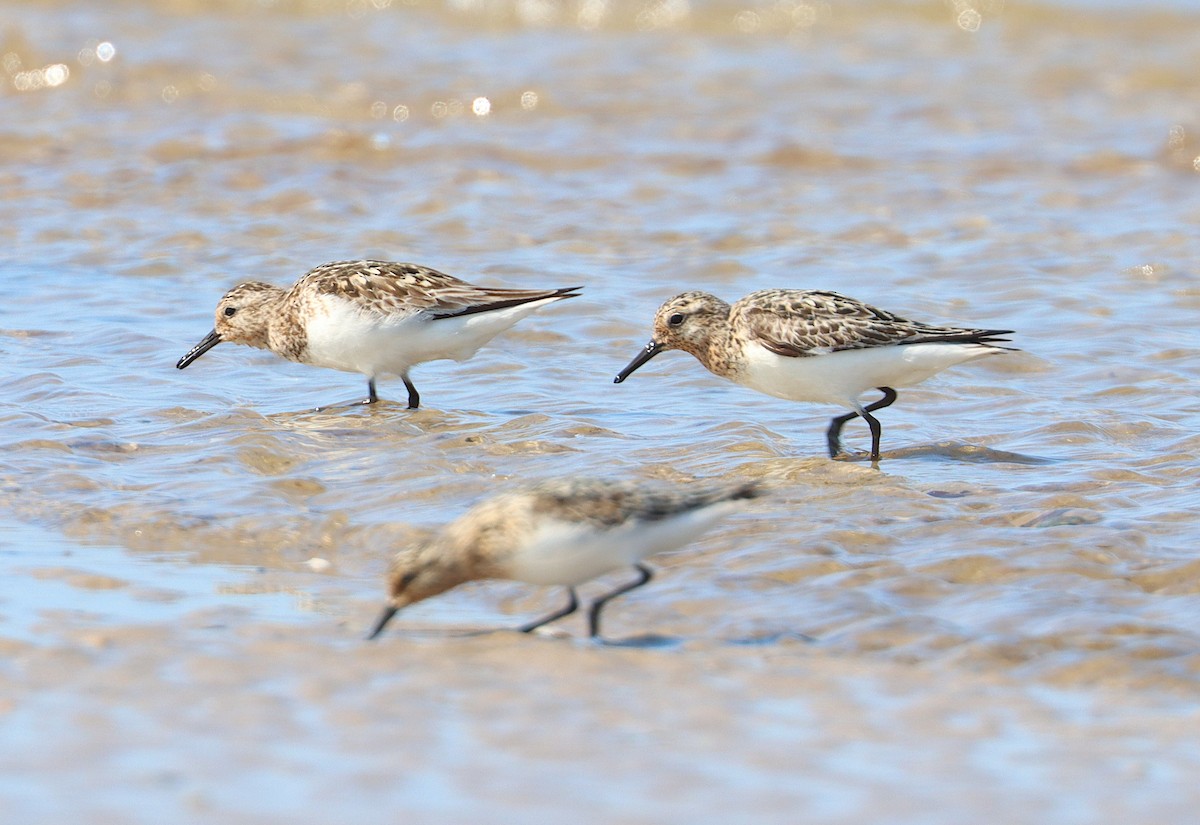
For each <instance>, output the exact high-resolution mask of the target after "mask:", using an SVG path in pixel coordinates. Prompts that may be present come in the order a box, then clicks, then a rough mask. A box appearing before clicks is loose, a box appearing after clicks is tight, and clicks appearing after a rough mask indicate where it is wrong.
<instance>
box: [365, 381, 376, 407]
mask: <svg viewBox="0 0 1200 825" xmlns="http://www.w3.org/2000/svg"><path fill="white" fill-rule="evenodd" d="M378 400H379V396H378V395H376V394H375V379H374V378H368V379H367V400H366V401H363V402H361V403H363V404H374V403H375V402H376V401H378Z"/></svg>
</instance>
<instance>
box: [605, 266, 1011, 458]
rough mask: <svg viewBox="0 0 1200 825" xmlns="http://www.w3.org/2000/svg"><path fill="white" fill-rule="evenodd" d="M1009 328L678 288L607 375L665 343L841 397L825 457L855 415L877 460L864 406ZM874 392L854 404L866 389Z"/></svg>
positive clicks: (815, 299)
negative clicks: (640, 341) (648, 333)
mask: <svg viewBox="0 0 1200 825" xmlns="http://www.w3.org/2000/svg"><path fill="white" fill-rule="evenodd" d="M1011 332H1012V330H1004V329H975V328H965V327H939V326H933V325H930V324H924V323H921V322H919V321H909V320H907V319H905V318H901V317H900V316H898V315H895V314H893V313H891V312H887V311H885V310H882V309H877V308H875V307H873V306H870V305H868V304H865V303H863V302H862V301H857V300H855V299H853V298H847V297H845V296H844V295H839V294H837V293H835V292H824V291H820V290H806V289H805V290H801V289H764V290H761V291H759V292H752V293H750V294H749V295H747V296H746V297H745V298H742V299H741V300H740V301H738V302H736V303H735V304H733V306H730V305H729V304H727V303H725V302H724V301H722V300H721V299H720V298H717V297H716V296H713V295H710V294H708V293H707V292H696V291H692V292H683V293H681V294H679V295H676V296H675V297H674V298H671V299H670V300H668V301H666V302H665V303H664V304H663V305H662V306H661V307H659V309H658V312H657V313H656V314H655V316H654V337H653V338H652V339H651V340H650V343H649V344H647V345H646V347H645V348H644V349H643V350H642V351H641V352H640V353H639V354H638V355H637V356H635V357H634V359H633V360H632V361H630V362H629V364H628V366H626V367H625V369H623V370H621V372H620V373H619V374H618V375H617V377H616V379H615V382H616V383H618V384H620V383H621V382H622V381H624V380H625V379H626V378H628V377H629V376H630V375H631V374H632V373H633V372H634V370H636V369H638V368H639V367H641V366H642V365H643V364H645V363H646V362H647V361H649V360H650V359H651V358H653V357H654V356H656V355H658V354H659V353H660V352H663V351H665V350H672V349H678V350H683V351H685V352H690V353H691V354H692V355H694V356H696V358H697V359H698V360H699V361H700V363H701V364H703V365H704V366H705V367H706V368H707V369H708V370H709V372H711V373H713V374H714V375H718V376H720V377H722V378H728V379H729V380H730V381H733V382H734V383H737V384H741V385H742V386H745V387H749V388H751V389H754V390H758V391H759V392H763V393H766V394H767V395H773V396H775V397H776V398H785V399H788V400H790V401H815V402H824V403H828V404H837V405H840V406H843V407H849V408H850V409H851V410H852V412H850V413H847V414H846V415H840V416H838V417H836V418H834V419H833V421H832V422H831V423H830V425H829V429H828V431H827V432H826V441H827V445H828V448H829V455H830V457H831V458H837V457H838V456H839V455H840V454H842V453H843V450H842V445H841V439H840V435H841V430H842V426H843V425H844V424H845V423H846V422H847V421H849V420H851V419H853V418H856V417H860V416H861V417H862V418H863V419H864V420H865V421H866V422H867V425H868V426H869V427H870V428H871V453H870V455H871V460H872V461H873V462H878V461H879V439H880V435H881V432H882V428H881V427H880V424H879V421H878V420H877V419H876V418H875V417H874V416H873V415H871V413H872V412H874V411H876V410H880V409H883V408H884V407H886V406H888V405H890V404H891V403H892V402H893V401H895V400H896V391H895V389H893V388H894V387H910V386H913V385H914V384H919V383H920V382H922V381H924V380H926V379H927V378H930V377H931V376H933V375H935V374H937V373H939V372H941V371H942V370H944V369H946V368H947V367H952V366H954V365H955V364H961V363H963V362H964V361H972V360H974V359H976V358H982V357H985V356H988V355H995V354H997V353H1000V352H1004V351H1006V350H1010V349H1012V348H1011V347H1000V346H996V344H998V343H1001V342H1004V341H1007V340H1008V339H1006V338H1002V337H1000V336H1003V335H1008V334H1010V333H1011ZM872 388H874V389H878V390H879V391H880V392H882V393H883V397H882V398H880V399H879V400H877V401H874V402H872V403H870V404H867V405H866V406H864V405H863V404H862V402H861V401H859V397H860V396H861V395H862V394H863V393H864V392H867V391H868V390H870V389H872Z"/></svg>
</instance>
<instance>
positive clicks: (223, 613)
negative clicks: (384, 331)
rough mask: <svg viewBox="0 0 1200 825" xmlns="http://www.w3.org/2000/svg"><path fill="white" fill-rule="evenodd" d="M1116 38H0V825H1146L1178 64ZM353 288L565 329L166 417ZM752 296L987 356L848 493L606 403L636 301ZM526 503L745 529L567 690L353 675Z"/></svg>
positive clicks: (570, 624) (1168, 516) (662, 369)
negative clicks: (387, 269) (299, 280)
mask: <svg viewBox="0 0 1200 825" xmlns="http://www.w3.org/2000/svg"><path fill="white" fill-rule="evenodd" d="M1108 5H1110V4H1091V3H1086V2H1072V3H1070V4H1058V3H1020V4H1015V3H1009V4H1004V7H1003V8H1001V4H997V3H988V4H984V3H975V4H960V3H956V4H953V6H954V8H953V9H951V7H950V4H944V3H938V2H930V3H922V2H913V3H907V2H891V0H867V1H866V2H860V3H854V4H836V3H830V4H814V3H769V4H768V3H742V2H736V1H735V0H705V2H678V1H677V0H671V2H653V3H644V2H640V0H613V1H612V2H608V3H594V2H587V3H579V4H573V3H557V2H528V0H520V2H508V0H492V1H491V2H486V3H478V2H453V3H440V2H436V0H427V1H426V0H418V1H417V2H413V3H408V2H406V3H389V2H386V1H385V0H379V2H369V3H360V2H356V1H355V2H349V3H345V2H341V0H338V2H325V0H295V2H291V1H288V0H283V1H281V2H274V3H265V4H250V5H248V4H239V3H224V4H222V3H216V4H210V3H195V2H191V0H160V1H159V2H145V3H117V4H89V3H79V2H72V1H71V0H61V1H60V0H55V1H54V2H50V1H49V0H27V1H23V2H12V3H8V4H6V7H5V10H4V19H3V21H2V22H3V25H2V26H0V108H2V109H3V111H4V112H5V117H4V118H3V123H0V284H2V285H3V296H4V301H3V306H2V307H0V580H3V582H4V584H3V586H0V811H3V813H4V815H3V816H2V817H0V819H4V820H5V821H6V822H7V821H12V822H62V821H71V822H78V823H93V822H94V823H102V822H121V823H137V822H155V823H161V822H221V823H243V822H244V823H264V822H265V823H271V822H279V823H283V822H288V823H295V822H348V821H355V820H364V821H367V820H369V821H374V820H381V819H385V820H397V819H401V818H404V817H406V816H407V817H408V818H410V819H411V818H413V817H416V818H417V819H418V820H420V821H439V822H441V821H452V822H457V821H461V822H480V821H485V820H486V821H512V822H556V823H558V822H562V821H563V820H569V821H587V822H593V821H594V822H601V821H605V822H610V821H621V822H656V823H657V822H674V821H680V822H682V821H695V820H709V819H716V818H717V817H720V818H721V820H722V821H734V822H751V821H753V822H764V821H766V822H772V821H775V822H787V823H794V822H800V821H804V822H844V823H882V822H887V823H897V822H899V823H913V825H918V823H919V824H920V825H928V823H946V825H959V824H960V823H962V822H967V821H985V822H989V823H990V822H1006V823H1007V822H1011V823H1028V822H1054V823H1079V825H1084V823H1087V825H1093V824H1094V823H1113V825H1118V824H1119V825H1126V823H1133V822H1139V823H1140V822H1156V823H1168V822H1170V823H1190V822H1193V821H1194V820H1195V811H1196V809H1197V807H1198V804H1200V791H1198V790H1197V788H1198V787H1200V786H1198V785H1197V783H1196V781H1195V779H1196V777H1197V776H1200V745H1198V744H1197V742H1200V739H1198V738H1197V736H1196V732H1197V730H1200V718H1198V717H1200V633H1198V632H1197V628H1200V560H1197V558H1196V547H1197V546H1200V529H1198V527H1197V517H1196V514H1197V512H1198V511H1200V469H1198V467H1200V435H1198V433H1200V404H1198V403H1197V400H1196V392H1195V388H1196V386H1197V381H1198V380H1200V344H1198V343H1197V336H1196V317H1197V313H1198V312H1200V278H1198V276H1197V266H1196V262H1197V261H1200V235H1198V234H1197V233H1196V232H1195V227H1196V226H1197V224H1198V223H1200V190H1197V186H1196V184H1197V180H1198V178H1197V171H1196V170H1197V168H1200V167H1198V166H1197V160H1196V158H1197V157H1198V156H1200V142H1198V141H1197V135H1198V134H1200V122H1198V121H1197V119H1196V112H1198V111H1200V86H1198V85H1197V83H1196V78H1197V76H1200V65H1198V64H1197V53H1196V49H1195V43H1196V42H1197V37H1200V18H1198V17H1197V16H1196V13H1195V11H1194V10H1193V9H1192V8H1191V4H1189V3H1186V2H1181V3H1176V4H1174V5H1165V6H1163V7H1155V8H1154V9H1146V8H1142V7H1141V6H1139V7H1137V8H1133V7H1132V6H1131V7H1130V8H1128V9H1115V10H1114V9H1112V8H1108V7H1107V6H1108ZM968 7H969V8H968ZM972 15H975V16H972ZM1193 35H1195V36H1193ZM360 257H378V258H385V259H392V260H411V261H416V262H419V263H424V264H427V265H431V266H434V267H436V268H438V269H441V270H444V271H446V272H449V273H452V274H455V275H459V276H461V277H464V278H466V279H468V280H472V281H476V282H480V283H486V284H493V285H506V286H530V287H533V286H537V287H552V286H553V287H557V286H569V285H574V284H581V285H583V287H584V290H583V295H582V297H580V298H578V299H575V300H572V301H570V302H564V303H561V304H558V305H556V306H553V307H547V308H545V309H544V310H542V311H539V312H538V313H537V314H535V315H534V316H532V317H530V318H528V319H526V320H525V321H523V322H522V323H521V324H520V325H519V326H518V327H517V328H515V329H514V330H512V331H511V332H509V333H506V334H505V335H503V336H501V337H499V338H497V339H496V340H495V341H494V342H493V343H492V344H491V345H489V346H488V347H486V348H484V349H483V350H482V351H481V352H480V353H479V354H478V356H477V357H475V358H474V359H472V360H471V361H469V362H467V363H463V364H452V363H446V362H442V363H436V364H429V365H422V366H421V367H418V368H417V369H416V370H415V371H414V379H415V380H416V383H417V386H418V387H419V388H420V390H421V393H422V398H423V399H424V401H423V407H422V409H420V410H418V411H416V412H410V411H407V410H405V409H404V407H403V404H402V403H397V400H398V399H401V398H402V386H401V384H400V382H399V381H398V380H396V379H393V378H390V377H388V378H384V379H382V380H381V382H380V393H381V396H382V397H383V399H384V402H382V403H380V404H379V405H377V406H375V407H374V408H371V409H364V408H361V407H360V408H336V407H335V408H333V409H328V410H325V411H322V412H315V411H314V408H315V407H317V406H319V405H330V404H333V405H336V404H337V403H338V402H343V401H350V400H352V399H356V398H361V397H362V393H363V392H364V390H365V386H364V384H365V382H364V381H363V380H362V379H361V377H359V376H353V375H347V374H341V373H335V372H332V371H322V370H316V369H311V368H307V367H304V366H301V365H297V364H290V363H285V362H282V361H280V360H279V359H276V358H274V357H273V356H271V355H269V354H267V353H263V352H258V351H252V350H248V349H245V348H238V347H233V346H221V347H218V348H216V349H214V350H213V351H212V352H211V353H209V354H207V355H205V356H204V358H202V359H201V360H199V361H197V362H196V363H195V364H193V365H192V366H191V367H189V368H188V369H187V370H185V371H183V372H180V371H178V370H176V369H175V368H174V365H175V362H176V361H177V359H178V358H179V357H180V356H181V355H183V353H184V352H186V351H187V350H188V348H190V347H191V346H192V345H193V344H195V343H196V342H197V341H198V340H200V338H201V337H202V336H203V335H204V334H205V333H206V332H207V331H208V330H209V329H210V328H211V325H212V321H213V317H212V312H213V307H214V306H215V303H216V301H217V298H218V297H219V296H220V295H221V294H222V293H223V292H224V291H225V290H226V289H227V288H228V287H229V286H231V285H232V284H233V283H235V282H238V281H241V280H245V279H260V280H267V281H271V282H274V283H279V284H283V283H287V282H290V281H291V280H293V279H295V278H296V277H298V276H299V275H300V274H302V273H303V272H305V271H306V270H308V269H309V268H310V267H312V266H315V265H317V264H320V263H323V262H326V261H331V260H340V259H348V258H360ZM778 286H791V287H812V288H824V289H834V290H837V291H840V292H844V293H846V294H848V295H852V296H855V297H858V298H861V299H864V300H867V301H869V302H871V303H873V304H876V305H878V306H882V307H884V308H887V309H889V310H894V311H896V312H899V313H901V314H904V315H906V316H910V317H914V318H917V319H921V320H928V321H932V322H939V323H955V324H970V325H978V326H987V327H995V328H1005V329H1007V328H1012V329H1014V330H1017V332H1016V334H1015V336H1014V343H1015V344H1016V345H1017V346H1019V347H1020V348H1021V349H1022V350H1023V352H1020V353H1012V354H1008V355H1005V356H1003V357H997V358H992V359H987V360H985V361H982V362H979V363H976V364H972V365H967V366H963V367H961V368H956V369H954V370H950V371H947V372H946V373H945V374H943V375H941V376H939V377H937V378H936V379H934V380H931V381H929V382H928V383H926V384H924V385H922V386H920V387H918V388H914V389H912V390H906V391H903V392H902V393H901V396H900V399H899V401H898V402H897V403H896V404H895V405H894V406H893V407H891V408H889V409H888V410H886V411H885V412H886V415H884V414H881V420H882V421H883V426H884V452H885V456H884V460H883V462H882V464H881V468H880V469H879V470H873V469H871V468H870V467H869V466H867V465H866V464H865V463H863V462H861V461H845V462H832V461H829V460H828V459H826V458H825V457H824V454H823V450H824V444H823V440H824V436H823V434H824V430H825V427H826V426H827V424H828V420H829V416H830V415H832V414H834V412H835V411H834V410H831V409H827V408H823V407H820V406H815V405H800V404H789V403H787V402H783V401H778V400H775V399H771V398H768V397H766V396H761V395H757V394H755V393H752V392H750V391H748V390H743V389H741V388H738V387H735V386H732V385H730V384H728V383H727V382H722V381H719V380H717V379H715V378H713V377H712V376H710V375H708V374H707V373H705V372H704V371H703V369H702V368H701V367H700V366H699V365H698V364H697V363H695V361H694V359H691V358H690V357H689V356H686V355H684V354H681V353H669V354H664V355H661V356H659V357H658V358H656V359H655V360H654V361H653V362H652V363H650V364H648V365H646V366H645V367H644V368H643V369H642V370H640V371H639V372H638V373H637V374H636V375H635V376H633V377H632V378H631V379H630V380H629V381H627V382H625V383H624V384H621V385H619V386H615V385H614V384H613V383H612V378H613V376H614V375H615V374H616V372H617V371H618V370H619V369H620V368H621V367H622V366H624V365H625V364H626V363H627V362H628V360H629V359H630V358H631V357H632V356H633V355H634V354H635V353H636V352H637V351H638V349H639V348H640V347H642V346H644V345H645V343H646V340H647V337H648V336H649V333H650V320H651V318H652V316H653V312H654V310H655V308H656V307H657V306H658V305H659V304H660V303H661V302H662V301H663V300H664V299H666V298H667V297H669V296H671V295H673V294H675V293H677V292H679V291H682V290H684V289H689V288H697V289H705V290H708V291H711V292H713V293H715V294H718V295H720V296H721V297H723V298H725V299H728V300H733V299H736V298H738V297H740V296H741V295H744V294H746V293H748V292H751V291H753V290H756V289H763V288H768V287H778ZM845 437H846V440H847V443H848V444H849V446H851V447H852V448H854V449H863V448H864V447H865V445H866V433H865V430H864V429H863V428H861V427H855V426H854V425H853V424H851V425H848V426H847V429H846V434H845ZM568 475H601V476H615V477H619V478H634V479H641V480H643V481H646V482H649V483H671V484H683V483H688V482H689V481H692V480H695V479H708V478H714V477H719V478H726V479H731V480H758V481H762V482H764V483H765V484H768V485H770V486H771V488H772V491H773V492H772V494H771V495H770V496H769V497H767V498H764V499H763V500H761V501H760V502H756V503H755V505H754V506H753V507H751V508H749V509H748V510H747V511H746V512H745V513H742V514H739V515H737V516H735V517H733V518H731V519H729V520H728V521H726V522H724V523H722V524H721V525H720V526H719V527H718V528H717V529H714V530H713V531H712V532H711V533H709V534H708V535H706V536H705V537H704V538H703V539H702V540H700V541H698V542H696V543H695V544H694V545H692V546H690V547H688V548H686V549H684V550H682V551H680V552H679V553H676V554H673V555H670V556H667V557H664V558H660V559H655V561H654V566H655V567H656V569H657V570H658V571H659V575H658V576H656V578H655V580H654V582H653V583H652V585H651V586H649V587H646V588H643V589H641V590H638V591H636V592H635V593H631V594H630V595H629V596H628V597H626V598H622V599H620V600H618V601H615V602H614V603H613V604H612V605H610V606H609V608H608V609H607V611H606V614H605V627H604V631H605V642H604V643H593V642H589V641H587V640H585V639H582V638H581V636H582V630H583V628H582V626H581V623H580V622H579V621H578V620H573V621H570V620H569V621H566V622H563V623H562V627H561V632H559V633H554V634H547V635H544V636H539V637H525V636H521V635H519V634H516V633H513V632H510V631H506V630H504V628H510V627H515V626H518V625H519V624H520V623H521V622H522V621H524V620H526V619H528V618H529V617H532V616H535V615H538V614H540V613H541V612H543V611H546V610H548V609H549V607H550V606H552V605H557V604H559V603H560V599H561V598H562V595H561V594H560V593H556V592H553V591H551V590H538V589H535V588H529V587H524V586H521V585H517V584H512V583H502V582H491V583H485V584H479V585H473V586H469V587H464V588H461V589H458V590H455V591H452V592H450V593H447V594H445V595H444V596H442V597H439V598H437V599H433V600H430V601H428V602H425V603H422V604H420V605H416V606H414V607H413V608H412V609H410V610H406V611H404V612H403V613H402V614H401V615H400V616H399V617H398V618H397V619H396V621H395V622H394V624H393V625H392V626H390V627H389V629H388V633H387V634H386V635H385V636H384V637H383V638H381V639H380V640H378V641H377V642H375V643H366V642H364V641H363V639H362V636H363V634H364V633H365V631H366V629H367V628H368V627H369V626H370V624H371V622H372V620H373V619H374V617H375V616H376V615H377V611H378V610H379V608H380V606H381V598H382V574H383V571H384V569H385V566H386V563H387V559H388V556H389V554H390V553H392V552H393V551H395V550H396V549H398V548H400V547H402V546H404V545H406V544H407V543H409V542H413V541H416V540H418V539H419V538H420V537H422V536H423V535H425V534H426V533H427V532H428V531H430V530H434V529H437V528H438V527H439V525H441V524H444V523H445V522H447V521H449V520H451V519H453V518H454V517H456V516H457V515H459V514H460V513H461V512H463V510H464V509H466V508H467V507H469V506H470V505H471V504H472V503H474V502H475V501H477V500H478V499H479V498H481V497H483V496H486V495H488V494H490V493H493V492H496V491H498V490H501V489H505V488H507V487H508V486H510V485H513V484H517V483H524V482H526V481H530V480H535V479H540V478H546V477H552V476H568ZM620 579H621V574H614V579H613V581H619V580H620ZM608 584H610V583H609V582H600V583H597V584H596V585H593V586H592V587H590V588H589V589H588V593H589V594H594V593H595V592H598V590H599V588H602V587H604V586H606V585H608Z"/></svg>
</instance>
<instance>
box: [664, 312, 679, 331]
mask: <svg viewBox="0 0 1200 825" xmlns="http://www.w3.org/2000/svg"><path fill="white" fill-rule="evenodd" d="M682 323H683V314H682V313H679V312H676V313H675V314H674V315H672V316H671V317H670V318H668V319H667V324H669V325H670V326H673V327H677V326H679V325H680V324H682Z"/></svg>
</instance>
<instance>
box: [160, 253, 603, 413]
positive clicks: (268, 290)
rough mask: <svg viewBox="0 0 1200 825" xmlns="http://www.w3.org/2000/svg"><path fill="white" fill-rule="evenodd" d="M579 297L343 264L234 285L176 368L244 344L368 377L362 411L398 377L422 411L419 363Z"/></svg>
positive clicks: (459, 356)
mask: <svg viewBox="0 0 1200 825" xmlns="http://www.w3.org/2000/svg"><path fill="white" fill-rule="evenodd" d="M580 289H581V287H566V288H563V289H500V288H495V287H482V286H475V285H473V284H469V283H467V282H466V281H461V280H459V279H458V278H455V277H453V276H451V275H446V274H444V273H441V272H438V271H436V270H433V269H430V268H429V267H425V266H419V265H417V264H405V263H390V262H387V261H339V262H336V263H329V264H324V265H322V266H318V267H317V268H316V269H313V270H312V271H310V272H308V273H307V274H306V275H304V276H303V277H301V278H300V280H298V281H296V283H294V284H292V286H291V287H289V288H286V289H285V288H283V287H278V286H272V285H271V284H265V283H261V282H258V281H250V282H247V283H243V284H239V285H237V286H235V287H234V288H233V289H231V290H229V291H228V292H227V293H225V296H224V297H223V298H221V300H220V302H218V304H217V312H216V324H215V326H214V327H213V331H212V332H210V333H209V334H208V335H206V336H205V337H204V339H203V340H201V341H200V343H199V344H197V345H196V346H194V347H192V349H191V350H189V351H188V353H187V354H186V355H184V356H183V357H182V358H180V359H179V363H178V364H176V365H175V366H176V367H178V368H179V369H183V368H184V367H186V366H188V364H191V363H192V362H193V361H195V360H196V359H197V358H199V357H200V356H201V355H203V354H204V353H206V352H208V351H209V350H210V349H212V348H213V347H215V346H216V345H217V344H220V343H222V342H223V341H228V342H231V343H234V344H246V345H247V346H251V347H257V348H259V349H269V350H271V351H272V352H274V353H275V354H276V355H280V356H282V357H284V358H286V359H288V360H289V361H298V362H299V363H301V364H311V365H313V366H316V367H329V368H331V369H335V370H344V371H346V372H359V373H362V374H363V375H365V376H366V377H367V392H368V396H367V398H366V400H365V401H363V402H362V403H364V404H373V403H375V402H376V401H377V400H378V396H377V395H376V393H375V379H376V378H377V377H378V376H379V375H381V374H391V375H398V376H400V379H401V380H402V381H404V386H405V388H407V390H408V408H409V409H412V410H415V409H416V408H417V407H418V405H419V404H420V403H421V396H420V395H419V394H418V393H417V388H416V387H415V386H413V383H412V380H411V379H410V378H409V374H408V373H409V370H410V369H412V368H413V367H414V366H415V365H417V364H421V363H424V362H426V361H436V360H439V359H444V358H448V359H452V360H454V361H465V360H467V359H468V358H470V357H471V356H472V355H474V354H475V353H476V352H477V351H478V350H479V348H480V347H482V346H483V345H484V344H486V343H487V342H488V341H490V340H491V339H492V338H494V337H495V336H496V335H498V334H499V333H501V332H503V331H504V330H506V329H508V328H509V327H511V326H512V325H513V324H515V323H516V322H517V321H520V320H521V319H522V318H524V317H525V316H526V315H528V314H529V313H531V312H533V311H534V310H536V309H538V308H539V307H543V306H545V305H546V304H549V303H553V302H554V301H561V300H562V299H564V298H573V297H575V295H576V294H578V292H579V290H580Z"/></svg>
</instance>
